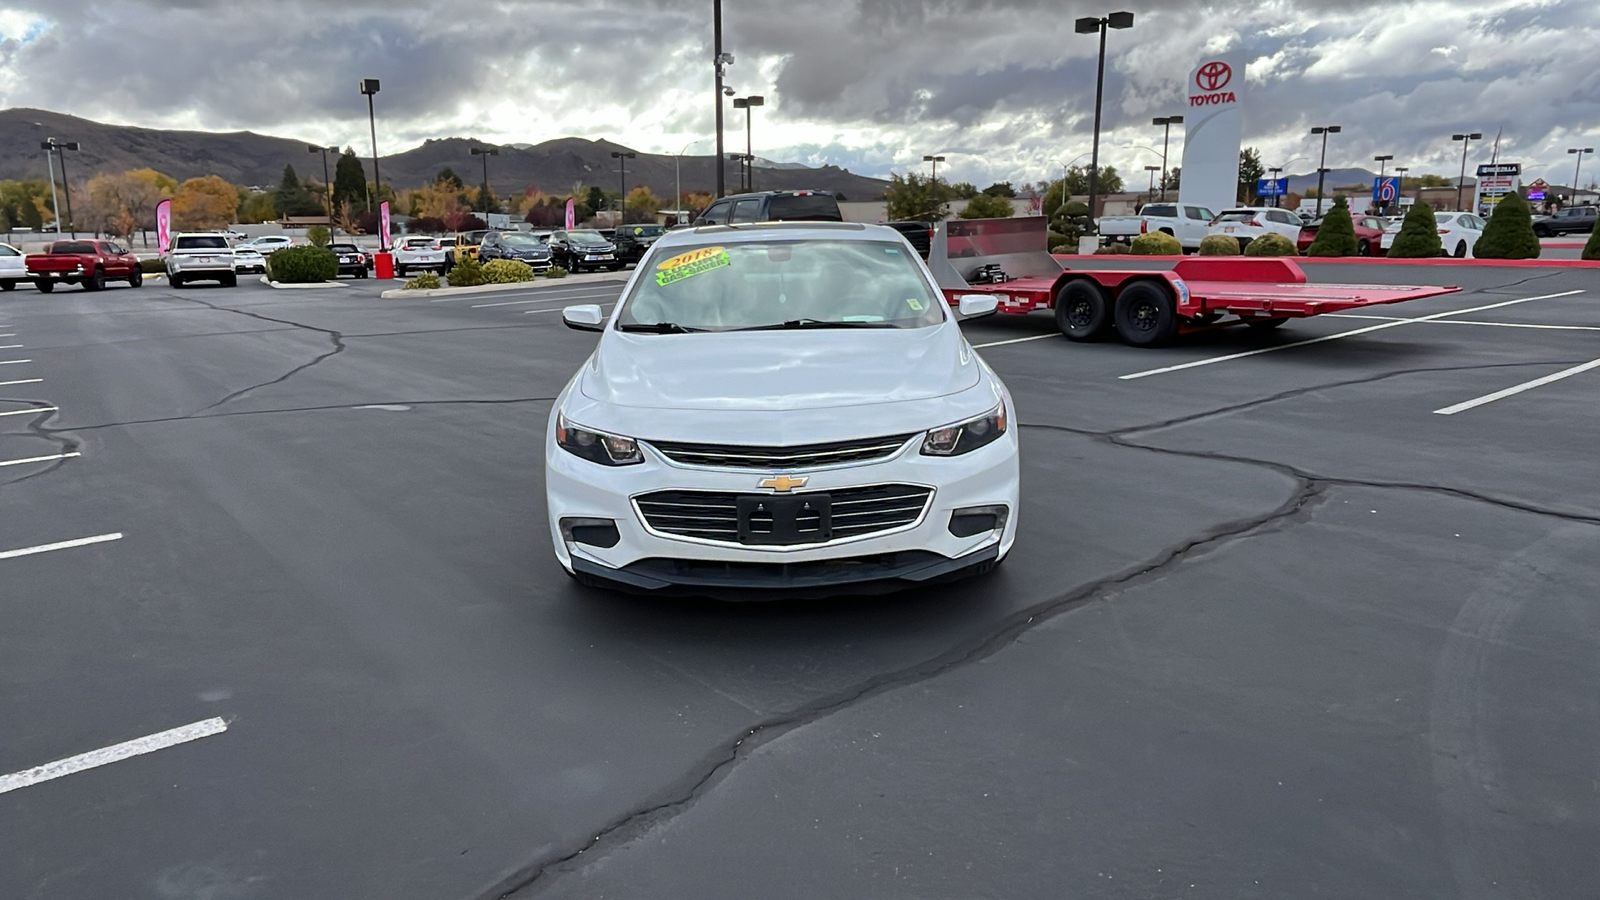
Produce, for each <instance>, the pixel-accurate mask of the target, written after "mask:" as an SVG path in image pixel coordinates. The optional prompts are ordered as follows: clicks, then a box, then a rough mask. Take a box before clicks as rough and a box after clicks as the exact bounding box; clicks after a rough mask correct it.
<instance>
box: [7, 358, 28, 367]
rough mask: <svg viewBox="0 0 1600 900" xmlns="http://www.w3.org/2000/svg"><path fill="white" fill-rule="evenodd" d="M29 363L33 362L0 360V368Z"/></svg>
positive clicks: (26, 360)
mask: <svg viewBox="0 0 1600 900" xmlns="http://www.w3.org/2000/svg"><path fill="white" fill-rule="evenodd" d="M31 362H33V360H31V359H0V366H19V365H21V364H23V363H31Z"/></svg>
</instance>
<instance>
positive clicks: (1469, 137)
mask: <svg viewBox="0 0 1600 900" xmlns="http://www.w3.org/2000/svg"><path fill="white" fill-rule="evenodd" d="M1482 139H1483V132H1481V131H1474V132H1471V133H1468V134H1452V135H1450V140H1452V141H1460V142H1461V177H1460V178H1457V179H1456V211H1457V212H1460V211H1461V192H1462V191H1463V190H1464V189H1466V186H1467V148H1468V147H1470V146H1471V145H1472V142H1473V141H1479V140H1482Z"/></svg>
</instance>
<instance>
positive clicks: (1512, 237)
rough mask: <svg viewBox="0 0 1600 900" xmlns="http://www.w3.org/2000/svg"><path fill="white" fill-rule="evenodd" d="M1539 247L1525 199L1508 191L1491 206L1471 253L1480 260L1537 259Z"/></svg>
mask: <svg viewBox="0 0 1600 900" xmlns="http://www.w3.org/2000/svg"><path fill="white" fill-rule="evenodd" d="M1539 250H1540V247H1539V236H1538V235H1537V234H1534V233H1533V211H1532V210H1530V209H1528V201H1526V200H1524V199H1522V195H1521V194H1507V195H1505V197H1503V198H1501V200H1500V202H1499V203H1496V204H1495V205H1494V213H1493V214H1491V215H1490V216H1489V224H1488V225H1486V226H1484V229H1483V234H1482V235H1480V236H1479V237H1478V243H1477V244H1475V245H1474V246H1473V248H1472V255H1473V256H1476V257H1477V258H1479V259H1538V258H1539Z"/></svg>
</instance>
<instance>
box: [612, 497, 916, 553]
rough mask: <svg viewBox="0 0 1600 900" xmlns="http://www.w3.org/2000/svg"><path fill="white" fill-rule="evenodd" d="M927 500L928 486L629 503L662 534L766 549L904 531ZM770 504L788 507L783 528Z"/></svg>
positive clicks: (651, 498)
mask: <svg viewBox="0 0 1600 900" xmlns="http://www.w3.org/2000/svg"><path fill="white" fill-rule="evenodd" d="M932 496H933V489H932V488H926V487H919V486H917V485H911V484H880V485H873V486H871V487H856V488H843V489H841V490H835V491H807V492H803V493H797V494H736V493H730V492H723V491H657V492H655V493H653V494H645V495H643V496H641V497H638V498H636V500H635V501H634V502H635V503H636V504H637V506H638V508H639V514H640V515H641V516H643V517H644V521H645V524H647V525H649V526H650V528H651V529H653V530H655V531H657V532H660V533H662V534H671V535H676V536H679V537H689V538H700V539H702V540H708V541H717V542H718V543H725V544H753V545H767V546H771V545H777V544H783V545H794V544H820V543H826V542H828V541H831V540H833V541H836V540H841V539H844V538H854V537H863V536H865V535H870V534H878V533H880V532H884V531H892V530H894V529H896V528H903V527H905V526H907V525H911V524H912V523H914V522H916V521H917V520H918V519H920V518H922V512H923V510H924V509H926V508H927V505H928V500H929V498H930V497H932ZM741 501H743V503H741ZM774 504H786V505H789V506H791V507H793V508H792V510H791V511H790V513H789V514H790V515H792V516H793V522H792V523H790V524H789V525H788V527H786V525H785V523H783V522H780V521H777V519H776V518H775V515H777V516H780V517H781V516H782V515H783V514H781V513H780V514H775V513H774V512H773V510H772V509H771V506H772V505H774ZM741 507H744V509H743V511H741Z"/></svg>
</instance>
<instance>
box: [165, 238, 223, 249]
mask: <svg viewBox="0 0 1600 900" xmlns="http://www.w3.org/2000/svg"><path fill="white" fill-rule="evenodd" d="M174 246H176V247H177V249H179V250H226V249H228V239H227V238H225V237H223V236H222V235H220V234H219V235H209V234H204V235H201V234H197V235H190V236H187V237H180V238H178V242H177V244H176V245H174Z"/></svg>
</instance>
